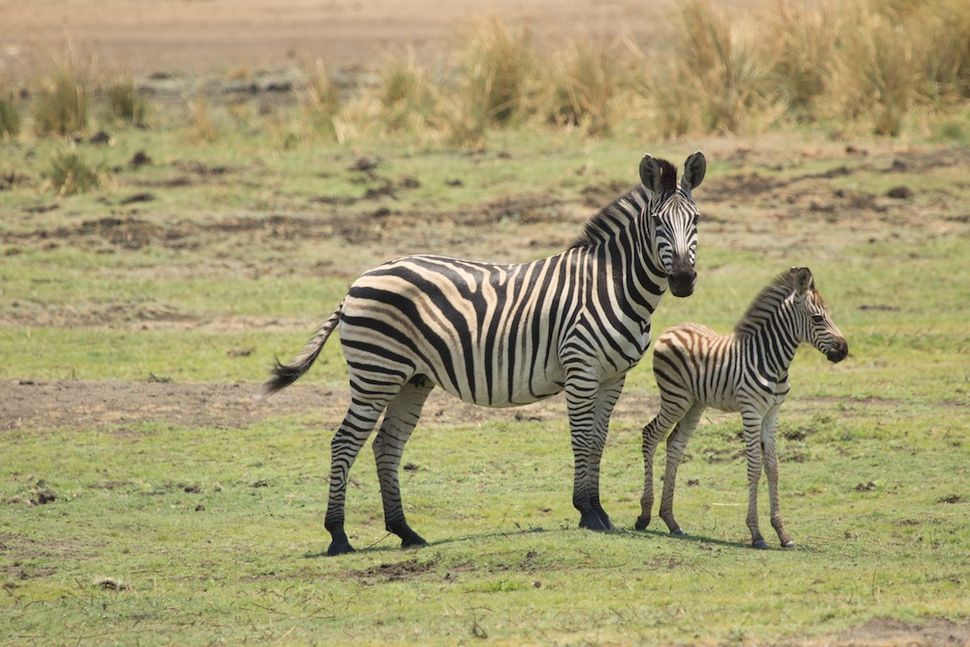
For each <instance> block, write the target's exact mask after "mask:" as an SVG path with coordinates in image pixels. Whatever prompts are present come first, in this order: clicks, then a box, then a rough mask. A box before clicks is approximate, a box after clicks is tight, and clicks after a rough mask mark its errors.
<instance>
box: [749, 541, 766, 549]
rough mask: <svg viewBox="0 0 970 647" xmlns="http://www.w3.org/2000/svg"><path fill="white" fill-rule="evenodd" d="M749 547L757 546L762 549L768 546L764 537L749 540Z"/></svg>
mask: <svg viewBox="0 0 970 647" xmlns="http://www.w3.org/2000/svg"><path fill="white" fill-rule="evenodd" d="M751 547H752V548H757V549H759V550H764V549H766V548H768V542H766V541H765V540H764V539H755V540H754V541H752V542H751Z"/></svg>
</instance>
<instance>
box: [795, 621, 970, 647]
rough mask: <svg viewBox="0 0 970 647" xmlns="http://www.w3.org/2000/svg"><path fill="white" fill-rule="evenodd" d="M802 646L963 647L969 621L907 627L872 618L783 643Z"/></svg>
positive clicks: (969, 638) (968, 638) (969, 637)
mask: <svg viewBox="0 0 970 647" xmlns="http://www.w3.org/2000/svg"><path fill="white" fill-rule="evenodd" d="M782 644H787V645H792V646H793V647H794V646H796V645H798V646H802V647H821V646H822V645H832V646H835V647H904V646H905V647H924V646H925V647H964V646H965V645H967V644H970V622H965V621H961V622H953V621H951V620H946V619H944V618H929V619H926V620H923V621H921V622H919V623H916V624H909V623H906V622H902V621H900V620H892V619H889V618H874V619H872V620H870V621H868V622H866V623H865V624H861V625H859V626H858V627H853V628H851V629H847V630H845V631H843V632H840V633H837V634H834V635H831V636H824V637H817V638H813V639H811V640H805V641H797V640H796V641H793V642H790V643H782Z"/></svg>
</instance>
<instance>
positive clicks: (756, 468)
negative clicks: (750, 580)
mask: <svg viewBox="0 0 970 647" xmlns="http://www.w3.org/2000/svg"><path fill="white" fill-rule="evenodd" d="M762 420H763V416H762V413H761V411H759V410H758V409H757V408H756V407H754V406H750V405H748V406H744V405H742V407H741V422H742V424H743V426H744V432H743V433H744V454H745V457H746V458H747V462H748V516H747V524H748V529H749V530H750V531H751V545H752V546H754V547H755V548H767V547H768V544H766V543H765V538H764V537H762V536H761V530H759V528H758V481H759V480H760V479H761V468H762V448H761V423H762Z"/></svg>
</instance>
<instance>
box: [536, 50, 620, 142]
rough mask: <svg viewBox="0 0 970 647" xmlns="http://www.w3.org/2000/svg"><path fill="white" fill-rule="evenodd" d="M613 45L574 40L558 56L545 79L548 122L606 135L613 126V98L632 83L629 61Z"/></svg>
mask: <svg viewBox="0 0 970 647" xmlns="http://www.w3.org/2000/svg"><path fill="white" fill-rule="evenodd" d="M625 55H626V52H625V51H622V50H621V49H620V48H619V47H618V46H617V45H616V44H614V43H612V42H610V41H603V40H585V41H574V42H573V43H571V44H570V45H569V46H568V47H567V48H566V50H565V51H564V52H561V53H560V55H559V56H558V60H557V63H556V65H555V67H554V69H553V72H552V75H551V78H550V79H548V82H547V86H548V90H547V96H548V97H549V98H548V107H547V108H546V109H545V111H544V112H545V114H546V115H547V118H548V120H549V121H550V122H551V123H554V124H557V125H560V126H578V127H581V128H582V129H583V130H585V131H586V132H588V133H590V134H593V135H596V134H606V133H608V132H610V131H611V130H612V129H613V127H614V125H615V117H616V115H615V114H614V113H615V110H614V106H613V103H614V100H615V99H616V98H617V96H618V95H619V93H620V91H621V90H622V89H623V88H624V87H626V88H629V87H630V85H631V83H630V80H629V77H630V76H631V71H632V70H631V66H630V61H628V60H626V59H627V58H628V57H627V56H625Z"/></svg>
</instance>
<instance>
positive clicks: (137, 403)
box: [0, 380, 657, 432]
mask: <svg viewBox="0 0 970 647" xmlns="http://www.w3.org/2000/svg"><path fill="white" fill-rule="evenodd" d="M348 397H349V396H348V393H347V391H346V389H330V388H327V387H324V386H317V385H313V384H309V385H303V384H296V385H293V386H291V387H289V388H287V389H284V390H283V391H280V392H279V393H276V394H274V395H273V396H272V397H263V396H262V391H261V385H259V384H254V383H245V384H240V383H236V384H178V383H173V382H86V381H70V380H64V381H52V382H45V381H36V382H35V381H31V380H0V432H2V431H5V430H12V429H24V430H31V431H44V430H53V429H63V428H70V429H77V430H84V429H97V428H103V427H112V428H121V429H123V428H124V426H125V425H131V424H135V423H139V422H162V423H166V424H172V425H179V426H187V427H191V426H216V427H222V428H240V427H245V426H248V425H251V424H253V423H255V422H258V421H261V420H271V419H273V418H276V417H279V416H284V415H310V416H312V417H313V418H314V419H316V420H319V421H320V424H321V425H325V426H327V427H328V428H329V427H334V428H335V427H336V425H337V424H338V423H339V422H340V419H341V418H342V417H343V414H344V413H345V412H346V408H347V403H348ZM656 406H657V398H656V397H654V396H653V395H650V396H646V395H643V394H639V393H628V394H625V395H623V396H622V397H621V398H620V400H619V402H618V403H617V406H616V409H615V411H614V419H615V420H623V419H632V420H635V421H640V420H641V419H643V417H644V415H646V414H645V412H650V411H654V410H655V409H656ZM519 411H521V412H527V414H528V415H535V416H541V417H542V418H543V419H560V420H562V421H563V425H565V424H566V405H565V401H564V399H563V396H561V395H559V396H555V397H553V398H550V399H547V400H544V401H542V402H538V403H536V404H531V405H528V406H525V407H522V408H520V409H519ZM514 420H515V417H514V414H513V413H511V412H509V411H508V410H506V409H489V408H487V407H480V406H476V405H472V404H467V403H464V402H461V401H460V400H458V399H457V398H455V397H453V396H451V395H449V394H447V393H444V392H443V391H441V390H440V389H435V390H434V391H433V392H432V394H431V397H429V398H428V402H427V403H426V404H425V406H424V410H423V412H422V416H421V422H420V423H419V425H420V427H422V428H427V427H431V426H434V425H455V424H464V425H468V424H484V423H487V422H489V421H504V422H512V421H514ZM616 431H619V429H616Z"/></svg>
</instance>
